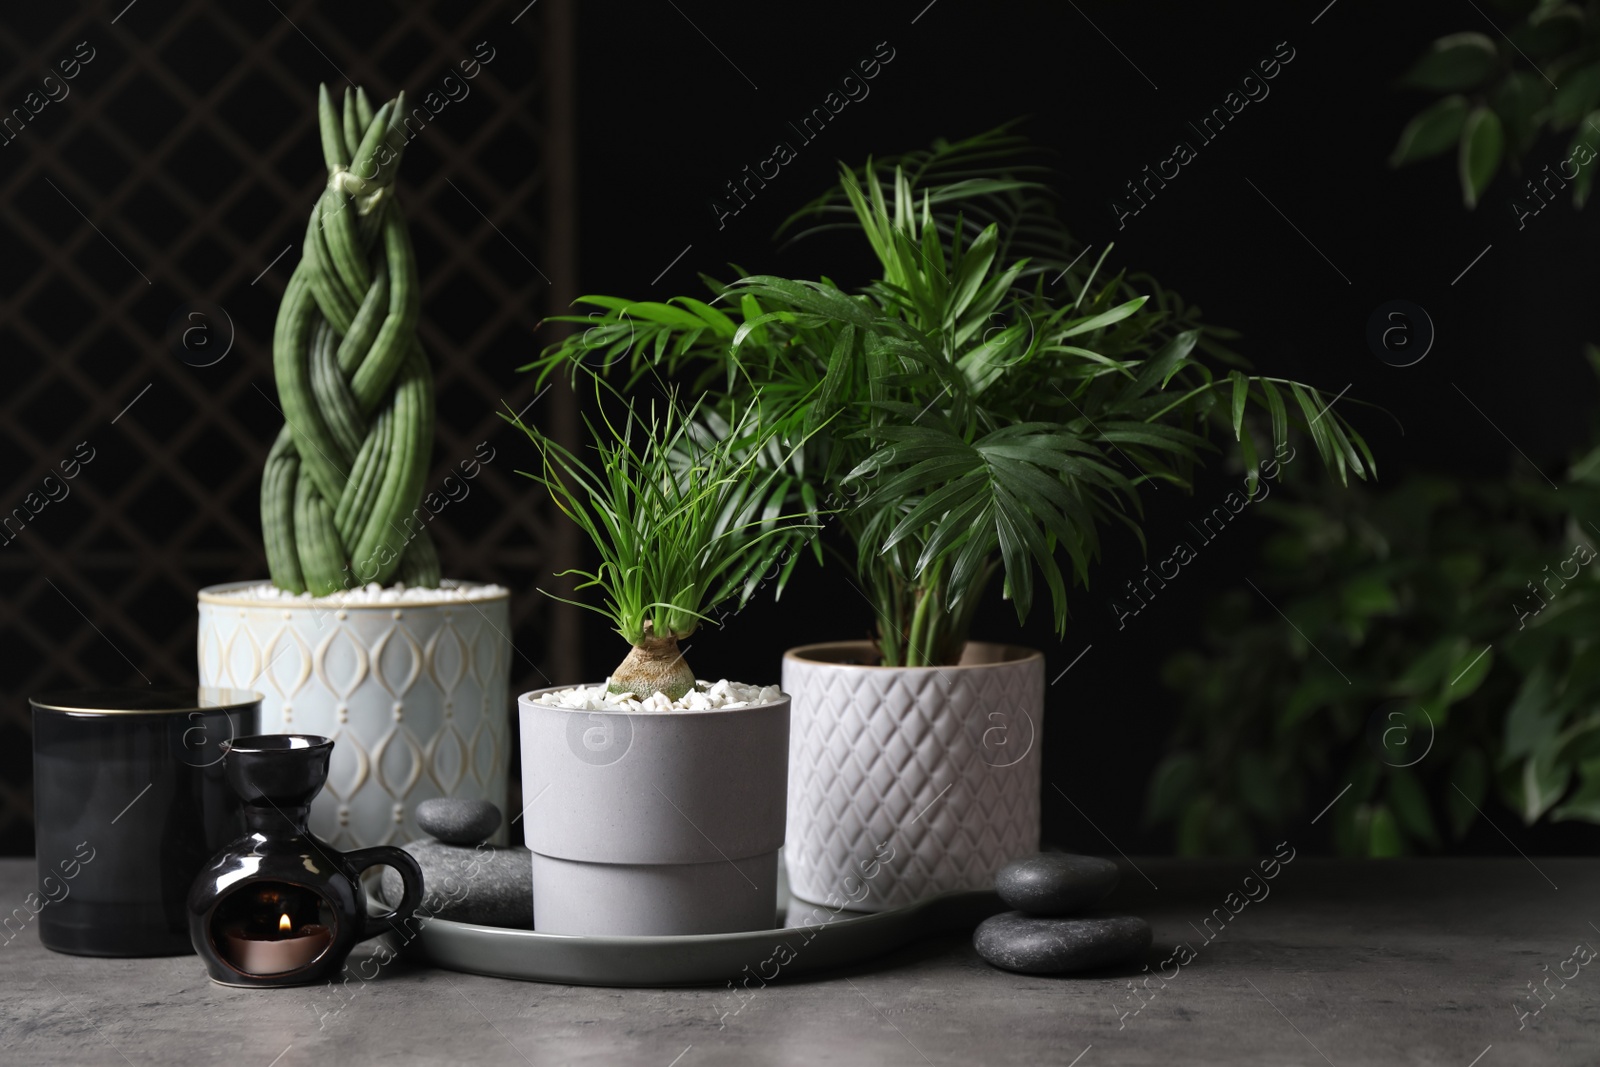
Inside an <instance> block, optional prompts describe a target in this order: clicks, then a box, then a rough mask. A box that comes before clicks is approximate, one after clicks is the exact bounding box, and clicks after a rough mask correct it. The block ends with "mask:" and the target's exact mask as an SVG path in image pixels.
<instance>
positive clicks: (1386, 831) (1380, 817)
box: [1367, 804, 1406, 858]
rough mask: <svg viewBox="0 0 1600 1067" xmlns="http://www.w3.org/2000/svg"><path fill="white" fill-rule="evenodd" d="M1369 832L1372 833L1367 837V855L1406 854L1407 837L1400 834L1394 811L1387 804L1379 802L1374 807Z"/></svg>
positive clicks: (1387, 855)
mask: <svg viewBox="0 0 1600 1067" xmlns="http://www.w3.org/2000/svg"><path fill="white" fill-rule="evenodd" d="M1367 832H1368V834H1369V835H1370V836H1369V837H1368V839H1367V855H1369V856H1373V857H1377V858H1390V857H1394V856H1403V855H1405V853H1406V842H1405V838H1404V837H1402V836H1401V835H1400V827H1399V825H1398V824H1397V823H1396V822H1395V818H1394V812H1392V811H1390V810H1389V808H1388V806H1387V805H1385V804H1379V805H1377V806H1375V807H1374V808H1373V809H1372V822H1371V823H1370V826H1369V829H1368V831H1367Z"/></svg>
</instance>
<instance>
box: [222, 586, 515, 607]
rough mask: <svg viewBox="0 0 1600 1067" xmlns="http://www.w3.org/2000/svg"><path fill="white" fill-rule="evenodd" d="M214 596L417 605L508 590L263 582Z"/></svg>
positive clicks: (484, 597) (487, 596)
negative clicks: (320, 587)
mask: <svg viewBox="0 0 1600 1067" xmlns="http://www.w3.org/2000/svg"><path fill="white" fill-rule="evenodd" d="M213 595H215V596H219V597H230V598H236V599H239V600H281V601H285V602H288V603H292V604H327V605H330V606H333V607H339V606H343V605H348V604H415V603H420V602H424V601H426V602H428V603H437V602H439V601H441V600H446V601H449V600H459V601H465V600H492V599H494V598H495V597H501V596H505V595H506V590H505V587H503V586H499V585H492V584H491V585H468V586H456V585H442V586H440V587H439V588H437V589H422V588H418V587H412V588H407V587H406V585H405V583H403V582H396V583H395V584H394V585H389V586H383V585H379V584H378V583H377V582H371V583H369V584H367V585H364V586H360V587H358V588H355V589H348V590H341V591H339V592H337V593H329V594H328V595H327V596H312V595H311V594H310V593H286V592H284V591H283V590H282V589H279V588H278V587H277V586H275V585H273V584H272V583H270V582H263V583H262V584H261V585H249V586H241V587H240V588H238V589H227V590H219V591H217V592H216V593H215V594H213Z"/></svg>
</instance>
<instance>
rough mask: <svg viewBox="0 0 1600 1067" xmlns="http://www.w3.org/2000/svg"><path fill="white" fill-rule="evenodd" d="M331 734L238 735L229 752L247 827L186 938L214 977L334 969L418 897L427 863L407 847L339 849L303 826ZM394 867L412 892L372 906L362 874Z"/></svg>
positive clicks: (251, 982)
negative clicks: (376, 910)
mask: <svg viewBox="0 0 1600 1067" xmlns="http://www.w3.org/2000/svg"><path fill="white" fill-rule="evenodd" d="M332 752H333V742H332V741H330V740H328V739H327V738H325V737H312V736H309V735H301V734H268V735H264V736H260V737H241V738H239V739H238V740H236V741H234V742H233V744H232V745H231V746H230V747H229V750H228V755H227V757H226V759H225V760H224V761H223V766H224V770H225V773H226V775H227V779H228V784H229V785H230V786H232V787H233V789H234V791H235V792H236V793H238V795H239V798H240V799H241V800H243V801H244V819H245V827H246V830H245V835H244V836H243V837H241V838H239V839H238V840H237V841H235V842H233V844H231V845H229V846H228V847H226V848H224V849H223V850H222V851H221V852H219V853H217V854H216V856H214V857H213V858H212V860H211V863H210V864H208V865H207V866H206V868H205V869H204V870H202V871H201V872H200V876H199V878H197V879H196V880H195V883H194V887H193V889H192V890H191V891H190V893H189V936H190V939H191V940H192V941H193V942H194V950H195V951H196V952H197V953H199V955H200V958H201V959H202V960H204V961H205V964H206V970H207V971H208V972H209V973H210V975H211V980H212V981H214V982H220V983H222V984H223V985H233V986H251V987H270V986H293V985H306V984H308V983H313V982H320V981H322V980H323V979H324V978H327V977H329V976H330V975H333V974H337V973H338V971H339V970H340V969H341V968H342V967H343V966H344V961H345V958H346V957H347V956H349V955H350V950H351V949H353V948H355V946H356V944H357V943H358V942H361V941H365V940H366V939H367V938H369V937H375V936H377V935H378V934H381V933H383V932H384V931H385V930H388V929H389V928H390V926H389V924H390V921H391V920H394V921H396V922H398V918H399V917H402V916H409V915H411V914H412V912H414V911H416V909H417V907H418V906H419V905H420V904H421V903H422V893H423V886H422V868H420V867H418V866H417V861H416V860H414V859H412V858H411V855H410V854H409V853H407V852H406V851H405V850H403V849H399V848H393V847H390V846H387V845H380V846H379V847H377V848H363V849H357V850H356V851H354V852H339V851H337V850H336V849H334V848H333V847H332V846H331V845H329V844H327V843H326V842H324V841H322V840H321V839H319V838H317V837H316V836H315V835H313V834H312V833H311V831H310V830H309V829H308V828H307V826H306V819H307V817H308V816H309V814H310V811H311V800H312V798H313V797H315V796H316V795H317V794H318V793H319V792H321V791H322V786H323V783H324V782H326V781H327V779H328V757H329V755H330V754H331V753H332ZM376 866H386V867H393V868H394V869H395V870H396V871H398V872H399V873H400V877H401V879H402V881H403V882H404V884H405V892H404V895H403V897H402V899H401V902H400V906H399V907H398V908H397V909H395V911H394V912H392V913H391V914H389V915H368V914H367V903H366V894H365V892H364V891H363V890H362V888H361V872H362V871H364V870H365V869H367V868H368V867H376Z"/></svg>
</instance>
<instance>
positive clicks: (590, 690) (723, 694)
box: [535, 678, 783, 711]
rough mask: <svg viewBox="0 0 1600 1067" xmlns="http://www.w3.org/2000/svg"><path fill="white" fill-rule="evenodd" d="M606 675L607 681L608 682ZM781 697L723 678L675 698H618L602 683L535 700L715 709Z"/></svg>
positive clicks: (592, 706)
mask: <svg viewBox="0 0 1600 1067" xmlns="http://www.w3.org/2000/svg"><path fill="white" fill-rule="evenodd" d="M610 682H611V679H609V678H607V679H606V683H607V684H610ZM781 696H783V691H782V690H781V689H779V688H778V687H777V686H775V685H744V684H742V683H740V682H730V681H728V680H727V679H726V678H723V679H722V680H721V681H718V682H696V683H695V688H694V689H693V690H691V691H690V692H688V693H685V694H684V695H683V696H682V697H679V698H678V699H677V700H668V699H667V698H666V697H665V696H664V695H662V694H661V693H656V694H654V695H653V696H651V697H650V698H649V699H648V700H635V699H633V698H632V697H626V698H623V699H620V700H619V699H618V698H617V694H615V693H608V692H606V687H605V685H591V686H574V687H573V688H571V689H563V690H561V691H560V692H557V693H542V694H540V695H539V697H538V698H537V700H536V701H535V703H539V704H546V705H549V706H551V707H557V708H572V709H574V710H578V711H601V710H604V711H714V710H716V709H717V708H748V707H753V706H755V705H757V704H770V703H772V702H773V701H774V700H777V699H778V698H779V697H781Z"/></svg>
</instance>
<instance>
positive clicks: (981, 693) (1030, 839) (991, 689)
mask: <svg viewBox="0 0 1600 1067" xmlns="http://www.w3.org/2000/svg"><path fill="white" fill-rule="evenodd" d="M874 661H875V657H874V655H873V651H872V646H871V645H870V644H868V643H867V642H864V641H861V642H857V641H850V642H840V643H837V644H826V645H807V646H804V647H802V648H795V649H791V650H790V651H789V652H787V653H785V654H784V657H783V689H784V692H786V693H788V694H789V697H790V700H791V701H792V702H793V705H794V711H793V722H792V726H791V730H790V743H789V829H788V833H787V835H786V841H785V844H784V853H783V855H784V863H785V865H786V866H787V868H788V873H789V887H790V890H791V891H792V892H793V893H794V895H795V896H797V897H799V898H801V899H802V900H808V901H811V902H813V903H820V904H828V905H830V906H832V905H835V904H837V903H839V902H840V901H849V902H850V903H848V904H847V906H848V907H850V908H852V909H857V910H862V911H882V910H884V909H887V908H895V907H900V906H902V905H905V904H909V903H912V902H913V901H916V900H919V899H921V898H923V897H927V896H931V895H933V894H936V893H943V892H947V891H950V890H957V889H989V888H992V887H993V885H994V876H995V873H996V872H997V871H998V870H999V869H1000V868H1001V867H1003V866H1005V864H1006V863H1008V862H1010V861H1011V860H1013V859H1016V858H1017V857H1019V856H1023V855H1026V854H1028V853H1031V852H1036V851H1038V848H1039V746H1040V729H1041V727H1042V725H1043V709H1044V656H1043V655H1042V654H1041V653H1039V652H1036V651H1034V650H1032V649H1027V648H1018V647H1015V646H1010V645H993V644H984V643H981V642H976V641H973V642H968V644H967V647H966V651H965V653H964V654H963V656H962V658H961V662H960V664H958V665H956V666H953V667H879V666H873V665H871V664H873V663H874Z"/></svg>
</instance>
